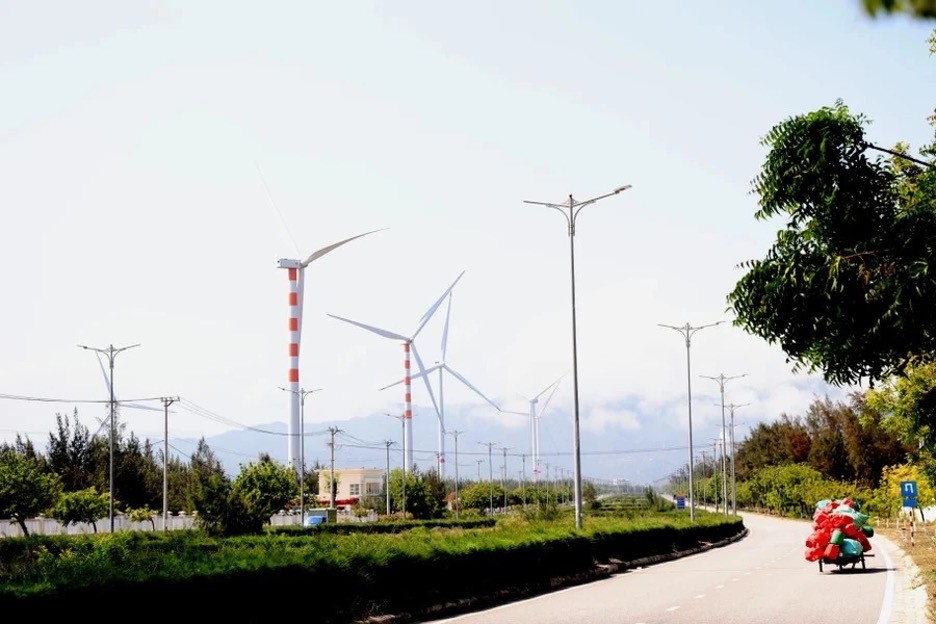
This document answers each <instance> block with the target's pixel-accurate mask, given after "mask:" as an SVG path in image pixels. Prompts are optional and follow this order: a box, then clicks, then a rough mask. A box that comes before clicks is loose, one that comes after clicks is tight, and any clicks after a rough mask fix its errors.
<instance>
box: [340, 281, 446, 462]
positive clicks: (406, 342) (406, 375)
mask: <svg viewBox="0 0 936 624" xmlns="http://www.w3.org/2000/svg"><path fill="white" fill-rule="evenodd" d="M464 274H465V272H464V271H462V272H461V273H459V274H458V277H456V278H455V281H454V282H452V285H451V286H449V287H448V288H447V289H446V290H445V292H444V293H442V296H441V297H439V298H438V299H437V300H436V302H435V303H433V304H432V306H431V307H430V308H429V310H427V311H426V313H425V314H423V316H422V318H421V319H420V320H419V324H418V325H417V326H416V331H414V332H413V333H412V335H410V336H404V335H402V334H398V333H396V332H392V331H389V330H386V329H381V328H379V327H374V326H372V325H365V324H364V323H359V322H358V321H352V320H351V319H347V318H343V317H341V316H336V315H334V314H329V315H328V316H330V317H332V318H335V319H338V320H339V321H344V322H345V323H351V324H352V325H357V326H358V327H360V328H361V329H366V330H367V331H369V332H373V333H375V334H377V335H378V336H383V337H384V338H390V339H392V340H399V341H401V342H402V343H403V384H404V390H403V402H404V408H403V474H406V473H407V472H410V471H412V470H413V467H414V463H413V403H412V394H411V391H410V385H411V384H410V380H411V377H410V352H412V354H413V358H414V359H415V360H416V366H417V367H418V368H419V372H420V373H421V375H419V376H420V377H423V380H424V381H425V382H426V390H428V391H429V398H430V399H431V400H432V405H433V407H434V408H435V410H436V413H438V412H439V406H438V405H437V404H436V400H435V395H434V394H433V393H432V386H431V385H430V384H429V379H428V378H427V377H426V376H425V370H426V368H425V367H424V366H423V363H422V358H420V357H419V352H418V351H417V350H416V344H415V343H414V340H415V339H416V336H418V335H419V332H421V331H422V328H423V327H425V326H426V323H428V322H429V319H431V318H432V315H433V314H435V311H436V310H438V309H439V306H440V305H442V302H443V301H445V298H446V297H448V295H449V293H451V292H452V289H453V288H455V284H457V283H458V280H460V279H461V278H462V275H464Z"/></svg>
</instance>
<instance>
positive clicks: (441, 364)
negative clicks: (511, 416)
mask: <svg viewBox="0 0 936 624" xmlns="http://www.w3.org/2000/svg"><path fill="white" fill-rule="evenodd" d="M462 273H464V271H462ZM459 277H461V276H459ZM456 281H457V280H456ZM453 286H454V284H453ZM451 315H452V293H451V292H449V295H448V307H447V308H446V311H445V325H444V326H443V329H442V356H441V358H440V359H439V361H438V362H436V363H435V365H434V366H430V367H429V368H427V369H425V370H422V371H420V372H418V373H416V374H415V375H412V377H413V378H417V377H424V378H426V379H427V380H428V378H429V375H430V374H431V373H434V372H436V371H438V372H439V402H438V404H437V405H436V406H435V407H436V415H437V416H438V417H439V456H438V467H437V469H438V471H439V478H441V479H444V478H445V400H444V389H443V385H442V377H443V373H446V372H447V373H448V374H450V375H451V376H452V377H454V378H455V379H457V380H458V381H460V382H462V384H464V385H465V386H467V387H468V388H470V389H471V390H473V391H474V392H475V393H476V394H477V395H478V396H480V397H481V398H482V399H484V400H485V401H487V402H488V403H490V404H491V405H493V406H494V408H495V409H497V410H498V411H502V410H501V408H500V407H499V406H498V405H497V404H496V403H494V401H492V400H491V399H489V398H487V397H486V396H484V393H482V392H481V391H480V390H478V389H477V388H476V387H474V386H473V385H472V384H471V383H470V382H469V381H468V380H467V379H465V378H464V377H463V376H462V375H460V374H459V373H458V372H456V371H455V370H453V369H452V367H450V366H449V365H448V364H446V362H445V355H446V352H447V345H448V330H449V319H450V318H451ZM404 381H405V380H402V379H401V380H400V381H395V382H393V383H392V384H389V385H386V386H384V387H383V388H381V390H386V389H387V388H392V387H393V386H396V385H399V384H401V383H403V382H404ZM426 383H428V381H427V382H426Z"/></svg>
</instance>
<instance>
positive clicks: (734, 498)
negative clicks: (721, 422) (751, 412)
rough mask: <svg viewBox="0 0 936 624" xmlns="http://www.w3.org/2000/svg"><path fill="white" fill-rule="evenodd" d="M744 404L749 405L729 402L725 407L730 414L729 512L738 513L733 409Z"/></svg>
mask: <svg viewBox="0 0 936 624" xmlns="http://www.w3.org/2000/svg"><path fill="white" fill-rule="evenodd" d="M745 405H750V403H742V404H740V405H738V404H736V403H729V404H728V405H727V406H726V407H727V408H728V411H729V412H730V414H731V430H730V431H729V432H728V433H729V435H728V437H729V439H730V440H731V513H732V514H734V515H738V497H737V495H736V494H735V457H734V456H735V445H734V428H735V424H734V411H735V409H737V408H739V407H744V406H745Z"/></svg>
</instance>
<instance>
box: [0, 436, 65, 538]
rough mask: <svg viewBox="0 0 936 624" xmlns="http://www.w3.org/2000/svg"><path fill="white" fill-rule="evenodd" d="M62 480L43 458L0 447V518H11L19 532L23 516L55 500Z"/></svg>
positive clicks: (25, 530) (40, 510)
mask: <svg viewBox="0 0 936 624" xmlns="http://www.w3.org/2000/svg"><path fill="white" fill-rule="evenodd" d="M61 493H62V481H61V479H59V477H58V475H56V474H55V473H54V472H51V471H50V470H49V469H48V468H47V467H46V464H45V462H43V461H41V460H39V459H37V458H36V457H34V456H31V455H29V454H26V453H21V452H19V451H17V450H16V449H15V448H10V447H5V448H0V518H11V519H12V520H14V521H16V523H17V524H19V526H20V529H22V530H23V535H29V529H28V528H27V527H26V520H28V519H29V518H35V517H36V516H37V515H39V514H41V513H45V512H46V511H47V510H49V509H50V508H51V507H52V506H53V505H55V503H56V502H57V501H58V498H59V496H60V495H61Z"/></svg>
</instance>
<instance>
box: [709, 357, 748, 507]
mask: <svg viewBox="0 0 936 624" xmlns="http://www.w3.org/2000/svg"><path fill="white" fill-rule="evenodd" d="M744 375H747V373H744V374H742V375H734V376H733V377H725V374H724V373H719V374H718V377H709V376H708V375H701V376H702V377H705V378H706V379H711V380H713V381H715V382H716V383H717V384H718V388H719V389H720V390H721V433H722V439H723V440H725V439H727V435H728V434H727V431H726V429H725V382H726V381H728V380H729V379H738V378H740V377H744ZM727 462H728V460H727V458H726V457H725V454H724V453H722V462H721V463H722V488H723V489H724V492H725V515H726V516H727V515H728V497H727V495H728V463H727Z"/></svg>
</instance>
